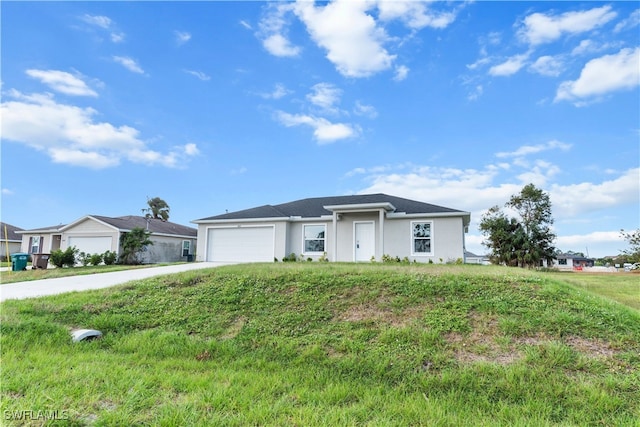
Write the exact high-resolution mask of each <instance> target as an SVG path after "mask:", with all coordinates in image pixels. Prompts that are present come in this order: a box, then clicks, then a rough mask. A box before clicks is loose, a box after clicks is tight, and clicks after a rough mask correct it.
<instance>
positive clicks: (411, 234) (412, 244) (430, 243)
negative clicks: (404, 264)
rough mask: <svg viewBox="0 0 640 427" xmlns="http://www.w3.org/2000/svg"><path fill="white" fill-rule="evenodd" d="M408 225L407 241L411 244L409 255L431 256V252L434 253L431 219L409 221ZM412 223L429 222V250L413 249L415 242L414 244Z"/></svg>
mask: <svg viewBox="0 0 640 427" xmlns="http://www.w3.org/2000/svg"><path fill="white" fill-rule="evenodd" d="M409 224H410V227H409V241H410V242H409V243H410V245H411V248H410V250H411V252H410V253H411V256H414V257H431V256H433V254H434V253H435V249H434V240H435V239H434V237H433V236H434V224H433V221H431V220H428V221H411V222H410V223H409ZM414 224H429V237H428V239H429V252H416V251H415V244H414V239H415V236H414V235H413V227H414Z"/></svg>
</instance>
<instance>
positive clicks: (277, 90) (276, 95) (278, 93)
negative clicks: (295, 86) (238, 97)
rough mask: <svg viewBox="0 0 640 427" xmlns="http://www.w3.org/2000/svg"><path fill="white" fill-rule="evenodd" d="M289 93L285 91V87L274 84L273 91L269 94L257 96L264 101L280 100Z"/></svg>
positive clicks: (287, 90) (280, 84)
mask: <svg viewBox="0 0 640 427" xmlns="http://www.w3.org/2000/svg"><path fill="white" fill-rule="evenodd" d="M290 93H291V91H290V90H289V89H287V87H286V86H285V85H283V84H282V83H276V85H275V86H274V88H273V90H272V91H271V92H264V93H261V94H259V95H260V96H261V97H263V98H264V99H280V98H284V97H285V96H287V95H289V94H290Z"/></svg>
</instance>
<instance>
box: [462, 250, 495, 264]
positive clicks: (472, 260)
mask: <svg viewBox="0 0 640 427" xmlns="http://www.w3.org/2000/svg"><path fill="white" fill-rule="evenodd" d="M464 262H465V264H481V265H489V264H491V261H490V260H489V257H488V256H486V255H476V254H474V253H473V252H469V251H466V252H465V253H464Z"/></svg>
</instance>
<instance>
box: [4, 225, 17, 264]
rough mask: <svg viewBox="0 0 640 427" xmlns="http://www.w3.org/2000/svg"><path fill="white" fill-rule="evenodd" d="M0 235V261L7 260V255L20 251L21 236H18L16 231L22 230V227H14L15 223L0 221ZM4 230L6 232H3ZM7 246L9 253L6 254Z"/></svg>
mask: <svg viewBox="0 0 640 427" xmlns="http://www.w3.org/2000/svg"><path fill="white" fill-rule="evenodd" d="M0 227H1V228H2V230H0V231H1V232H0V236H2V242H1V243H2V245H1V246H2V247H1V248H0V259H1V260H2V261H6V260H7V255H11V254H14V253H16V252H20V244H21V243H22V236H20V235H19V234H18V233H17V231H22V228H19V227H16V226H15V225H11V224H7V223H5V222H0ZM5 232H6V233H5ZM7 247H8V248H9V253H8V254H7Z"/></svg>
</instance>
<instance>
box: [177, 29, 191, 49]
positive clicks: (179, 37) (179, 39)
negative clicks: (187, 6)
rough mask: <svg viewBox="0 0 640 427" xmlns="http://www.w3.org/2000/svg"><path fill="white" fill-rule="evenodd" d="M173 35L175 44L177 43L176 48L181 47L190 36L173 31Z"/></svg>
mask: <svg viewBox="0 0 640 427" xmlns="http://www.w3.org/2000/svg"><path fill="white" fill-rule="evenodd" d="M173 34H174V35H175V36H176V43H178V46H181V45H183V44H185V43H186V42H188V41H189V40H191V34H190V33H188V32H186V31H178V30H175V31H174V32H173Z"/></svg>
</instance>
